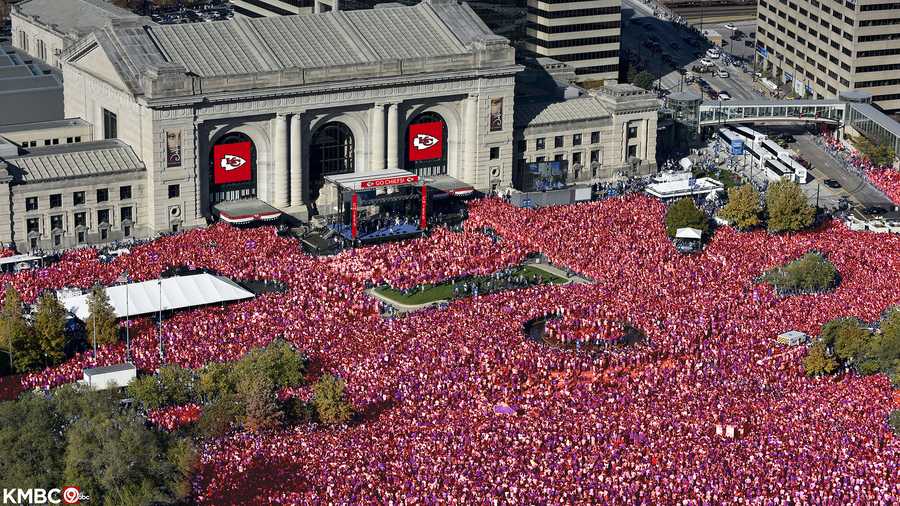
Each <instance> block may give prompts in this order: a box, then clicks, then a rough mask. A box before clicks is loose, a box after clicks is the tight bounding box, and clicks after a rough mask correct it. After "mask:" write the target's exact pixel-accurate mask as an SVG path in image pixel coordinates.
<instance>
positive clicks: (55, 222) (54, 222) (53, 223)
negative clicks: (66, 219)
mask: <svg viewBox="0 0 900 506" xmlns="http://www.w3.org/2000/svg"><path fill="white" fill-rule="evenodd" d="M62 229H63V217H62V215H61V214H54V215H53V216H51V217H50V230H62Z"/></svg>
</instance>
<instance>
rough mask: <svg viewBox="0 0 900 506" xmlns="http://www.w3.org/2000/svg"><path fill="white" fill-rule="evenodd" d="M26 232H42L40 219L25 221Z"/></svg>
mask: <svg viewBox="0 0 900 506" xmlns="http://www.w3.org/2000/svg"><path fill="white" fill-rule="evenodd" d="M25 230H26V231H27V232H28V233H29V234H30V233H32V232H40V231H41V221H40V218H28V219H27V220H25Z"/></svg>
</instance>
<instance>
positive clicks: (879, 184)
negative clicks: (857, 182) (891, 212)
mask: <svg viewBox="0 0 900 506" xmlns="http://www.w3.org/2000/svg"><path fill="white" fill-rule="evenodd" d="M816 143H817V144H819V145H820V146H822V147H823V148H824V149H825V152H827V153H828V154H829V155H831V156H832V157H833V158H835V159H836V160H838V161H840V162H841V163H842V164H843V166H844V168H845V169H846V170H848V171H850V172H853V173H855V174H856V175H858V176H860V177H861V178H863V180H864V181H866V182H868V183H869V184H871V185H873V186H875V187H876V188H878V189H879V190H881V191H882V192H884V194H885V195H887V196H888V198H890V199H891V201H892V202H894V203H895V204H900V171H898V170H896V169H894V168H893V167H879V166H876V165H875V164H874V163H872V161H871V160H870V159H869V158H868V157H866V156H865V155H864V154H863V153H860V152H859V150H857V149H855V148H854V147H852V146H850V145H848V144H847V143H846V142H843V141H841V140H840V139H838V138H837V137H835V136H833V135H830V134H828V135H824V136H821V137H816Z"/></svg>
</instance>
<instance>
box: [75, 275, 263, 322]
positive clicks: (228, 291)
mask: <svg viewBox="0 0 900 506" xmlns="http://www.w3.org/2000/svg"><path fill="white" fill-rule="evenodd" d="M106 295H107V296H108V297H109V302H110V304H111V305H112V307H113V310H114V311H115V313H116V316H118V317H119V318H125V317H126V316H139V315H145V314H151V313H156V312H159V311H160V310H161V309H162V310H172V309H185V308H190V307H196V306H205V305H207V304H217V303H221V302H233V301H237V300H244V299H250V298H253V296H254V295H253V293H251V292H249V291H247V290H245V289H243V288H241V287H240V286H239V285H238V284H237V283H235V282H234V281H232V280H230V279H228V278H224V277H222V276H213V275H212V274H205V273H204V274H193V275H190V276H177V277H172V278H164V279H162V280H156V279H154V280H150V281H143V282H140V283H129V284H127V285H117V286H111V287H108V288H106ZM126 301H127V304H128V306H127V309H126ZM62 304H63V306H64V307H65V308H66V309H68V310H69V311H71V312H73V313H74V314H75V315H76V316H77V317H78V318H80V319H82V320H84V319H86V318H87V317H88V315H89V314H90V311H89V310H88V294H82V295H76V296H73V297H65V298H63V299H62Z"/></svg>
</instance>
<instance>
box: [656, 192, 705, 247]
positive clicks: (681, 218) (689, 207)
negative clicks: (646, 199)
mask: <svg viewBox="0 0 900 506" xmlns="http://www.w3.org/2000/svg"><path fill="white" fill-rule="evenodd" d="M684 227H691V228H696V229H700V230H702V231H703V234H704V235H706V234H708V233H709V220H708V219H707V218H706V215H705V214H703V211H701V210H700V209H698V208H697V205H696V204H694V200H693V199H691V198H688V197H685V198H682V199H679V200H677V201H676V202H675V203H674V204H672V205H671V206H670V207H669V210H668V211H667V212H666V233H668V234H669V237H675V233H676V232H678V229H679V228H684Z"/></svg>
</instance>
